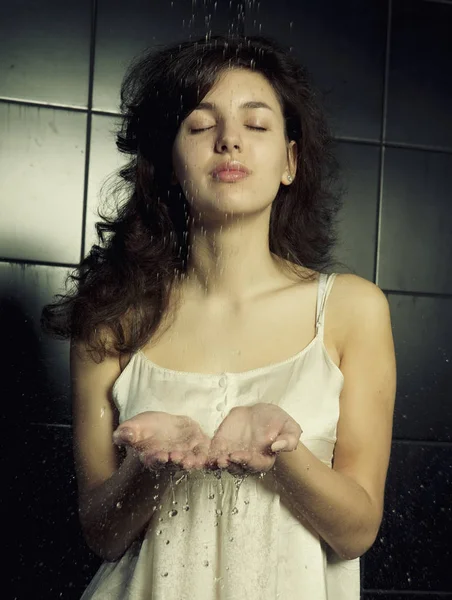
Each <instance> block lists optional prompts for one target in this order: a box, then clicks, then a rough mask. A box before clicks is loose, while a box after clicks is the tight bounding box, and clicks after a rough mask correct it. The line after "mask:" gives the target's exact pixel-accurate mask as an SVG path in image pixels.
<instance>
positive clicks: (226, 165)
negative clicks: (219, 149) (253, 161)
mask: <svg viewBox="0 0 452 600" xmlns="http://www.w3.org/2000/svg"><path fill="white" fill-rule="evenodd" d="M222 172H235V173H245V174H246V175H249V173H250V171H249V169H248V168H247V167H245V165H243V164H242V163H240V162H238V161H225V162H222V163H220V164H218V165H217V166H216V167H215V169H214V170H213V171H212V175H213V176H214V177H215V175H218V174H219V173H222Z"/></svg>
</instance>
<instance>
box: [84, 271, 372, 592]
mask: <svg viewBox="0 0 452 600" xmlns="http://www.w3.org/2000/svg"><path fill="white" fill-rule="evenodd" d="M334 279H335V274H334V273H333V274H331V275H329V276H328V275H326V274H322V275H321V276H320V278H319V286H318V295H317V310H316V336H315V338H314V339H313V340H312V341H311V342H310V343H309V344H308V346H307V347H306V348H304V349H303V350H301V351H300V352H298V353H297V354H296V355H294V356H292V357H290V358H288V359H287V360H284V361H282V362H279V363H275V364H272V365H268V366H265V367H262V368H258V369H253V370H250V371H245V372H241V373H228V372H224V373H222V374H220V375H211V374H201V373H188V372H183V371H174V370H171V369H165V368H163V367H159V366H158V365H156V364H154V363H153V362H151V361H150V360H149V359H148V358H147V357H146V356H145V355H144V354H143V353H142V352H140V351H138V352H137V353H135V354H134V355H133V356H132V358H131V360H130V362H129V363H128V365H127V366H126V368H125V369H124V371H123V372H122V373H121V375H120V376H119V377H118V379H117V380H116V382H115V384H114V386H113V398H114V401H115V403H116V405H117V407H118V410H119V413H120V422H121V423H122V422H123V421H125V420H127V419H130V418H131V417H133V416H134V415H137V414H138V413H141V412H143V411H147V410H158V411H164V412H167V413H170V414H178V415H180V414H184V415H187V416H189V417H191V418H192V419H194V420H196V421H197V422H198V423H199V424H200V425H201V427H202V429H203V430H204V432H205V433H206V434H207V435H208V436H209V437H213V435H214V432H215V430H216V429H217V428H218V426H219V425H220V423H221V422H222V421H223V419H224V418H225V416H226V415H227V413H228V412H229V411H230V409H231V408H232V407H234V406H244V405H248V404H255V403H256V402H268V403H275V404H277V405H279V406H281V408H283V409H284V410H285V411H286V412H287V413H289V414H290V415H291V416H292V417H293V418H294V419H295V420H296V421H297V422H298V423H299V424H300V426H301V428H302V429H303V433H302V435H301V437H300V441H301V442H302V443H303V444H304V445H305V446H307V447H308V448H309V450H310V451H311V452H312V453H313V454H314V455H315V456H317V458H319V459H320V460H321V461H322V462H324V463H325V464H326V465H328V466H329V467H330V468H331V465H332V458H333V451H334V446H335V443H336V427H337V422H338V418H339V396H340V393H341V391H342V387H343V383H344V377H343V375H342V373H341V371H340V369H339V368H338V367H337V366H336V365H335V364H334V363H333V361H332V360H331V358H330V356H329V355H328V353H327V351H326V348H325V345H324V340H323V335H324V314H325V311H324V309H325V303H326V300H327V298H328V295H329V292H330V290H331V286H332V284H333V282H334ZM182 475H183V472H181V473H180V474H175V475H174V477H173V485H172V486H171V485H168V486H167V487H166V490H165V492H164V493H163V495H162V497H161V500H160V502H161V506H162V507H161V509H160V510H157V511H156V512H155V513H154V515H153V517H152V518H151V520H150V522H149V524H148V526H147V529H146V531H145V532H144V535H143V536H142V538H140V539H139V540H136V541H135V542H134V543H133V544H132V545H131V546H130V547H129V549H128V550H127V552H126V553H125V554H124V555H123V556H122V557H121V558H120V559H119V560H118V561H116V562H114V563H112V562H110V563H109V562H104V563H103V564H102V565H101V567H100V569H99V570H98V572H97V573H96V575H95V576H94V578H93V580H92V581H91V583H90V585H89V586H88V588H87V589H86V591H85V593H84V594H83V596H82V599H81V600H88V599H93V600H107V599H108V600H185V599H187V600H359V598H360V559H359V558H356V559H354V560H343V559H341V558H339V556H338V555H337V554H336V553H335V552H334V551H333V550H332V549H331V548H329V547H328V546H327V544H326V543H325V542H324V541H323V540H322V539H321V538H320V536H319V535H318V534H317V532H316V531H315V530H314V529H313V528H311V527H310V526H308V525H306V524H302V523H301V522H300V521H299V520H297V519H296V518H295V517H294V516H293V515H292V513H291V512H290V510H289V509H288V508H286V506H285V505H284V504H283V502H282V501H281V502H280V495H279V491H278V485H277V482H276V480H275V478H274V475H273V474H272V472H271V471H270V472H268V473H266V474H265V476H264V477H263V478H260V477H259V475H249V476H247V477H246V478H245V479H243V478H238V477H234V476H232V475H230V474H229V473H227V472H223V474H222V477H221V480H220V479H218V478H217V477H216V476H215V475H214V474H213V473H207V474H205V473H203V472H201V471H194V472H191V473H189V474H188V475H186V474H185V476H184V477H182ZM180 479H181V481H180V482H179V483H177V481H178V480H180ZM240 482H241V483H240ZM187 499H188V506H189V509H188V510H185V509H184V506H185V505H186V502H187ZM173 500H175V501H176V502H177V504H174V503H173ZM174 510H176V511H177V514H176V515H174V513H171V511H174ZM170 514H173V515H174V516H170ZM159 519H161V520H159Z"/></svg>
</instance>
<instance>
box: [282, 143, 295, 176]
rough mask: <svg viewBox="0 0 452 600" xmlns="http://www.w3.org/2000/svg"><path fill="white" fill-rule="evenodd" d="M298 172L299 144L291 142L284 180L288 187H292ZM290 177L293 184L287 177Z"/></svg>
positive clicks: (288, 147) (288, 148)
mask: <svg viewBox="0 0 452 600" xmlns="http://www.w3.org/2000/svg"><path fill="white" fill-rule="evenodd" d="M296 172H297V142H295V141H294V140H291V142H290V143H289V145H288V146H287V169H286V171H285V172H284V179H285V182H284V183H286V185H290V183H292V182H293V180H294V179H295V175H296ZM288 175H290V176H291V177H292V182H290V181H289V180H288V179H287V176H288Z"/></svg>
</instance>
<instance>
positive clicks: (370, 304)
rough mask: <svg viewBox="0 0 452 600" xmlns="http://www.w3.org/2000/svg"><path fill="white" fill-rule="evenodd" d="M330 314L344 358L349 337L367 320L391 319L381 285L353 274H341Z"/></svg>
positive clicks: (330, 307)
mask: <svg viewBox="0 0 452 600" xmlns="http://www.w3.org/2000/svg"><path fill="white" fill-rule="evenodd" d="M330 295H331V301H330V306H329V310H330V314H331V315H332V316H331V320H332V321H333V322H334V324H335V325H334V329H335V331H336V334H337V335H336V339H337V340H338V345H339V349H340V354H341V355H342V353H343V350H344V345H345V343H346V340H347V338H348V337H349V336H350V334H351V333H352V332H353V331H354V330H356V328H359V327H360V326H361V325H362V324H363V323H364V322H365V321H366V320H367V319H370V318H378V319H380V320H381V319H382V318H383V319H384V318H386V317H388V316H389V304H388V300H387V298H386V295H385V293H384V292H383V291H382V290H381V288H380V287H378V285H376V284H375V283H373V282H372V281H369V280H368V279H365V278H364V277H360V276H359V275H354V274H353V273H338V274H337V275H336V279H335V281H334V285H333V287H332V289H331V294H330Z"/></svg>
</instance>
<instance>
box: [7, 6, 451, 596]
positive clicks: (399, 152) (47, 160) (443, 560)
mask: <svg viewBox="0 0 452 600" xmlns="http://www.w3.org/2000/svg"><path fill="white" fill-rule="evenodd" d="M214 4H215V5H214ZM206 23H207V26H208V29H210V30H211V31H212V33H214V34H215V33H222V32H225V31H227V30H229V31H234V30H237V31H241V32H243V33H246V34H252V33H262V34H267V35H271V36H274V37H275V38H277V39H279V40H280V41H282V42H283V43H286V44H288V45H290V46H292V48H293V52H294V53H295V54H296V56H297V57H298V58H299V60H300V61H301V62H302V63H304V64H305V65H306V66H307V67H308V68H309V69H310V70H311V71H312V73H313V75H314V78H315V80H316V82H317V84H318V86H319V88H320V90H321V92H322V93H323V95H324V99H325V104H326V106H327V109H328V111H329V114H330V119H331V125H332V128H333V131H334V133H335V135H336V138H337V141H338V155H339V159H340V161H341V163H342V165H343V174H344V175H343V178H344V183H345V184H346V188H347V192H346V195H345V204H344V210H343V212H342V215H341V222H340V244H339V247H338V251H337V257H338V259H339V260H341V261H343V262H345V263H346V264H347V265H348V267H349V269H350V270H352V271H353V272H355V273H357V274H359V275H361V276H362V277H365V278H366V279H369V280H372V281H374V282H376V283H377V284H378V285H379V286H380V287H381V288H382V289H383V290H384V291H385V292H386V293H387V295H388V299H389V302H390V306H391V313H392V322H393V330H394V339H395V344H396V352H397V362H398V390H397V401H396V410H395V419H394V432H393V433H394V437H393V450H392V455H391V462H390V468H389V473H388V480H387V487H386V503H385V515H384V520H383V523H382V526H381V529H380V532H379V536H378V538H377V541H376V542H375V544H374V546H373V547H372V548H371V550H369V552H368V553H366V555H365V556H364V557H363V558H362V559H361V566H362V573H363V577H362V597H363V598H365V599H366V600H374V599H376V598H381V599H382V600H383V599H384V600H389V599H391V600H402V598H403V600H411V599H414V598H416V599H419V600H420V599H421V598H422V599H430V600H433V599H435V600H437V599H439V598H442V599H444V598H452V570H451V568H450V565H451V564H452V561H451V559H452V549H451V548H452V546H451V543H450V539H451V537H452V514H451V497H452V494H451V490H452V485H451V479H452V443H451V442H452V438H451V425H452V409H451V403H450V399H451V396H452V394H451V392H452V389H451V387H452V383H451V382H452V377H451V375H452V371H451V362H452V342H451V340H452V317H451V315H452V277H451V276H450V272H451V271H450V266H449V265H450V264H451V258H452V237H451V234H450V232H451V221H452V219H451V217H452V197H451V196H452V194H451V191H450V190H451V188H452V185H451V183H452V175H451V173H452V110H451V106H452V87H451V78H450V65H451V64H452V44H451V41H450V40H451V37H450V32H451V31H452V2H447V1H437V2H435V1H433V2H432V1H426V0H392V1H391V0H367V1H366V2H362V1H361V0H342V1H341V2H338V1H337V0H316V2H313V1H312V0H280V1H279V2H278V3H277V4H276V5H275V3H274V2H273V1H272V0H261V1H260V3H246V4H245V5H241V4H239V3H238V2H237V1H234V2H232V3H231V6H229V2H218V3H214V2H206V3H198V4H197V5H196V10H195V12H194V13H193V9H192V2H191V0H174V2H169V1H167V2H163V3H161V4H159V5H158V6H157V4H156V3H152V2H149V1H148V0H130V1H129V2H128V3H127V12H126V13H125V5H124V3H122V2H119V1H118V0H108V1H107V0H97V2H95V1H94V0H92V1H89V0H82V1H80V0H78V1H77V2H75V0H66V1H65V2H64V3H61V2H57V1H56V0H42V1H41V2H40V3H36V2H33V0H21V1H20V2H14V3H13V2H11V3H8V4H7V5H6V4H5V6H3V7H2V18H1V19H0V139H1V145H0V175H1V176H0V186H1V188H0V211H1V218H0V325H1V328H2V329H1V330H2V333H3V339H4V340H5V342H4V343H3V344H2V349H1V361H0V369H1V376H2V382H3V387H4V390H6V392H7V393H6V395H5V396H4V397H5V401H4V402H3V417H4V418H3V422H4V425H5V427H4V435H2V436H1V441H2V446H3V451H2V453H1V457H2V458H1V460H2V469H3V470H2V472H3V473H4V474H6V482H7V485H6V486H5V487H6V490H5V493H4V494H2V502H3V503H4V505H5V507H6V511H4V512H3V514H4V515H8V516H11V523H12V524H13V527H12V528H11V530H10V533H9V534H8V536H9V538H8V543H7V548H8V558H7V571H6V572H7V573H8V575H9V577H7V578H6V579H7V581H6V587H5V582H4V584H3V585H2V598H5V599H8V600H9V599H17V600H19V599H20V600H22V599H28V598H34V599H39V598H43V599H44V598H45V599H46V600H50V599H53V598H65V599H68V600H70V599H72V598H74V599H76V598H79V597H80V595H81V593H82V591H83V589H84V587H85V586H86V585H87V583H88V581H89V580H90V578H91V577H92V575H93V574H94V572H95V571H96V569H97V567H98V566H99V564H100V561H99V559H97V558H96V557H95V556H94V555H92V554H91V553H90V552H89V550H88V549H87V547H86V545H85V544H84V542H83V539H82V537H81V534H80V529H79V526H78V520H77V506H76V483H75V479H74V469H73V460H72V449H71V408H70V384H69V365H68V362H69V361H68V359H69V350H68V343H67V342H61V341H55V340H49V339H47V338H45V337H44V336H43V335H42V333H41V332H40V330H39V315H40V310H41V308H42V306H43V305H44V304H45V303H47V302H49V301H51V300H52V297H53V296H54V294H56V293H61V292H62V291H63V289H64V288H63V286H64V280H65V277H66V275H67V274H68V272H69V271H70V269H71V268H72V267H73V266H75V265H76V264H77V263H78V261H79V260H80V258H81V257H82V256H83V255H84V254H85V253H86V252H87V249H89V247H90V246H91V244H92V243H93V242H94V241H95V238H94V222H95V221H96V220H97V217H96V215H95V210H96V208H97V206H98V203H99V197H100V189H101V185H102V184H103V183H104V182H105V180H106V177H107V176H108V175H109V174H110V173H111V172H112V171H113V170H114V169H116V168H117V167H118V166H120V164H121V161H122V157H120V156H119V155H118V153H117V152H116V149H115V146H114V138H113V135H112V133H111V132H112V128H113V126H114V123H115V119H116V114H117V112H118V101H119V87H120V83H121V77H122V75H123V72H124V69H125V68H126V66H127V64H128V62H129V61H130V59H131V58H132V57H133V55H134V54H136V53H137V52H139V51H140V50H141V49H142V48H144V47H145V46H147V45H154V44H156V45H157V44H161V43H166V42H168V41H177V40H183V39H186V38H192V39H194V38H197V37H200V36H202V35H204V34H205V32H206Z"/></svg>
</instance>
